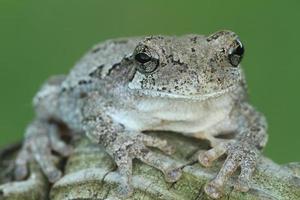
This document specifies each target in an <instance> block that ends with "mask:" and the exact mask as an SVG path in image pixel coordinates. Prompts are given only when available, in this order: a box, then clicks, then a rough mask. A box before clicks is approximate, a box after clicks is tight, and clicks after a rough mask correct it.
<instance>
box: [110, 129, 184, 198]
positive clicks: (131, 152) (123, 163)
mask: <svg viewBox="0 0 300 200" xmlns="http://www.w3.org/2000/svg"><path fill="white" fill-rule="evenodd" d="M146 146H150V147H155V148H159V149H160V150H162V151H163V152H165V153H167V154H170V153H172V152H173V150H174V149H173V148H172V147H171V146H170V145H168V144H167V142H166V141H165V140H161V139H158V138H155V137H151V136H148V135H144V134H138V135H136V136H133V137H130V136H126V135H125V136H120V137H118V138H117V139H116V140H115V141H114V143H113V145H112V146H111V147H108V149H107V150H108V152H110V153H111V154H112V156H113V158H114V160H115V162H116V164H117V166H118V170H119V172H120V175H121V180H122V181H121V186H120V187H119V193H120V195H121V196H122V197H126V196H130V195H131V193H132V192H133V188H132V183H131V179H132V160H133V159H135V158H137V159H139V160H141V161H142V162H144V163H146V164H148V165H150V166H152V167H155V168H157V169H159V170H160V171H162V172H163V174H164V175H165V179H166V181H167V182H175V181H177V180H178V179H179V178H180V176H181V173H182V172H181V168H180V167H179V166H178V165H177V164H176V163H175V162H174V161H173V160H172V159H170V158H169V157H168V156H164V155H162V154H158V153H155V152H152V151H151V150H150V149H148V148H147V147H146Z"/></svg>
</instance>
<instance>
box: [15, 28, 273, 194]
mask: <svg viewBox="0 0 300 200" xmlns="http://www.w3.org/2000/svg"><path fill="white" fill-rule="evenodd" d="M244 51H245V48H244V45H243V44H242V42H241V40H240V38H239V36H238V35H237V34H236V33H234V32H232V31H229V30H221V31H217V32H215V33H212V34H209V35H200V34H186V35H182V36H167V35H152V36H141V37H130V38H118V39H110V40H107V41H104V42H102V43H100V44H97V45H95V46H94V47H92V48H91V49H90V50H89V51H88V52H87V53H86V54H85V55H84V56H83V57H82V58H81V59H80V60H79V61H78V62H77V63H76V64H75V66H74V67H73V68H72V69H71V71H70V72H69V74H68V75H56V76H53V77H50V78H49V79H48V80H47V81H46V82H45V83H44V84H43V85H42V87H41V89H40V90H39V91H38V93H37V94H36V96H35V97H34V99H33V106H34V109H35V113H36V114H35V118H34V119H33V121H32V122H31V123H30V124H29V125H28V127H27V129H26V131H25V139H24V142H23V146H22V148H21V150H20V152H19V154H18V156H17V158H16V161H15V165H16V167H15V177H16V179H17V180H22V179H24V178H26V176H27V175H28V174H29V173H30V171H29V169H28V164H29V162H30V161H32V160H33V161H35V162H37V163H38V165H39V167H40V169H41V170H42V171H43V173H44V174H45V176H46V177H47V178H48V180H49V182H51V183H55V182H57V181H58V180H59V179H60V178H61V177H62V176H63V173H62V171H61V170H59V169H58V168H57V166H56V165H55V161H54V160H53V152H55V153H56V154H58V155H60V156H62V157H68V156H69V155H70V154H71V153H72V147H71V145H70V144H68V143H67V142H65V141H64V140H63V139H62V129H63V128H62V127H67V129H68V130H69V132H70V135H71V136H74V137H75V135H80V134H83V135H86V136H87V137H88V138H89V139H90V141H91V142H93V143H96V144H99V146H102V147H104V149H105V151H106V152H107V153H108V154H109V155H110V156H111V158H112V159H113V160H114V162H115V163H116V166H117V170H118V173H119V175H120V177H119V179H120V182H121V184H120V186H119V188H118V193H119V194H120V197H124V198H125V197H129V196H130V195H131V194H132V192H133V187H132V167H133V159H138V160H140V161H141V162H143V163H145V164H147V165H150V166H152V167H154V168H156V169H158V170H159V171H161V172H162V173H163V174H164V177H165V180H166V181H167V182H176V181H178V180H179V179H180V177H181V175H182V168H181V167H178V165H177V163H176V162H174V161H172V160H170V158H169V156H168V155H170V154H172V153H173V152H174V150H176V148H174V147H173V145H172V144H169V143H168V141H167V140H166V139H161V138H159V137H154V136H151V135H149V134H146V132H147V131H171V132H174V133H179V134H182V135H184V137H191V138H193V139H195V140H199V142H201V141H203V140H207V141H208V142H209V144H210V148H209V149H208V150H206V151H203V152H201V153H199V154H197V160H198V161H199V163H200V164H201V165H203V166H204V167H210V166H212V165H213V163H214V161H216V160H217V159H220V158H222V157H224V156H226V159H225V161H224V163H223V165H222V166H221V168H220V170H219V172H218V173H217V175H216V176H215V177H214V178H213V179H212V180H211V181H209V182H208V183H206V185H205V187H204V191H205V192H206V194H207V195H208V196H210V197H211V198H214V199H217V198H220V197H221V196H222V195H223V193H224V192H223V191H224V187H225V186H226V185H227V184H228V181H229V179H230V178H231V177H232V176H233V174H234V173H235V172H237V171H238V169H240V171H239V176H238V178H237V180H236V181H235V183H234V188H235V189H237V190H239V191H243V192H247V191H248V190H249V184H250V183H251V178H252V174H253V172H254V170H255V166H256V163H257V161H258V159H259V157H260V154H261V151H262V149H263V148H264V147H265V145H266V143H267V139H268V135H267V122H266V119H265V117H264V115H263V114H262V113H260V112H259V111H257V110H256V108H255V107H254V106H252V105H251V104H250V103H249V100H248V92H247V84H246V79H245V74H244V71H243V69H242V67H241V64H240V63H241V61H242V58H243V57H244ZM153 148H157V149H158V150H159V151H161V152H162V153H158V152H157V151H154V150H153ZM198 161H197V162H198Z"/></svg>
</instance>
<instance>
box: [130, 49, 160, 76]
mask: <svg viewBox="0 0 300 200" xmlns="http://www.w3.org/2000/svg"><path fill="white" fill-rule="evenodd" d="M136 51H137V52H136V54H135V56H134V59H135V61H136V62H137V64H138V66H137V70H138V71H139V72H140V73H142V74H151V73H152V72H154V71H155V70H156V69H157V67H158V65H159V59H158V55H157V54H156V52H155V51H154V50H152V49H149V48H145V47H143V48H141V49H140V47H139V48H137V49H136Z"/></svg>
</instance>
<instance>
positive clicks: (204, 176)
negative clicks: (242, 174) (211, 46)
mask: <svg viewBox="0 0 300 200" xmlns="http://www.w3.org/2000/svg"><path fill="white" fill-rule="evenodd" d="M156 134H157V135H159V136H160V137H161V138H165V139H167V140H168V142H169V143H171V144H173V145H174V146H176V148H177V151H176V153H175V154H174V155H172V159H174V160H175V161H176V162H177V163H178V164H180V165H181V166H182V169H183V176H182V177H181V179H180V180H179V181H177V182H176V183H166V182H165V180H164V176H163V174H162V173H161V172H160V171H158V170H156V169H154V168H152V167H150V166H147V165H145V164H143V163H141V162H139V161H138V160H136V161H135V162H134V168H133V174H134V176H133V186H134V189H135V190H134V194H133V196H131V197H130V198H128V199H147V200H148V199H149V200H150V199H153V200H154V199H155V200H156V199H161V200H200V199H201V200H202V199H208V197H207V196H206V194H205V193H204V191H203V187H204V185H205V183H206V182H207V181H209V180H211V179H212V178H213V177H214V176H215V175H216V173H217V172H218V170H219V169H220V166H221V164H222V161H219V162H217V163H216V164H215V165H214V166H213V167H212V168H203V167H201V166H200V164H198V163H197V162H194V161H193V160H194V159H193V158H194V155H196V154H195V153H196V152H197V151H198V150H199V149H202V150H205V149H207V148H208V146H207V145H205V144H201V143H200V142H199V141H196V140H195V139H191V138H187V137H184V136H181V135H178V134H174V133H156ZM2 154H3V153H2ZM14 154H15V151H11V152H8V153H6V154H3V155H2V157H4V158H2V157H1V153H0V157H1V163H0V170H1V171H0V183H1V182H2V183H3V182H4V179H5V180H6V181H7V180H8V179H7V178H3V177H11V172H12V167H11V170H10V171H9V170H6V171H5V169H7V167H8V166H11V163H12V160H13V157H14ZM64 168H65V174H66V175H65V176H64V177H63V178H62V179H61V180H59V181H58V182H57V183H56V184H55V185H53V186H52V187H51V189H50V192H49V196H50V199H52V200H67V199H68V200H70V199H90V200H95V199H116V198H115V197H116V196H117V192H116V189H117V186H118V184H119V182H120V177H119V175H118V173H117V171H116V167H115V164H114V162H113V161H112V160H111V158H110V157H109V156H108V155H107V154H106V153H105V151H104V150H103V149H102V148H101V147H99V146H98V145H93V144H90V143H89V142H88V141H87V140H86V139H81V140H79V141H77V142H76V144H75V152H74V153H73V155H72V156H71V157H70V158H68V161H67V163H66V165H65V166H64ZM31 172H32V173H31V176H30V178H29V179H28V180H26V181H22V182H14V183H7V184H4V185H2V186H1V185H0V199H1V200H2V199H5V200H7V199H10V200H12V199H13V200H17V199H22V200H27V199H30V200H34V199H38V200H41V199H46V198H47V197H46V196H47V195H48V188H49V185H48V184H47V183H46V181H45V179H44V177H43V176H42V174H41V172H40V171H39V170H38V168H37V167H36V166H35V164H32V165H31ZM237 174H238V173H237ZM237 174H236V176H237ZM236 176H235V177H233V178H232V179H231V180H230V181H229V184H228V187H226V188H225V191H224V196H223V197H222V199H233V200H235V199H236V200H240V199H241V200H243V199H291V200H295V199H300V163H290V164H287V165H283V166H281V165H278V164H276V163H274V162H272V161H271V160H270V159H268V158H265V157H262V158H261V159H260V160H259V162H258V164H257V169H256V171H255V174H254V176H253V181H252V184H251V189H250V190H249V191H248V192H247V193H241V192H237V191H234V190H233V189H232V188H233V187H232V186H233V184H234V181H235V180H236V178H237V177H236ZM1 195H2V198H1Z"/></svg>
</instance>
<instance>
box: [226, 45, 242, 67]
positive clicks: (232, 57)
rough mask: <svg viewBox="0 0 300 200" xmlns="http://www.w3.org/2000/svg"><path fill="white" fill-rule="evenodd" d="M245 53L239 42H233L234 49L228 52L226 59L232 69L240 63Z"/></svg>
mask: <svg viewBox="0 0 300 200" xmlns="http://www.w3.org/2000/svg"><path fill="white" fill-rule="evenodd" d="M244 52H245V48H244V46H243V44H242V43H241V41H240V40H238V39H237V40H235V42H234V48H232V49H231V51H230V52H229V55H228V58H229V61H230V64H231V65H232V66H234V67H237V66H238V65H239V64H240V62H241V61H242V58H243V55H244Z"/></svg>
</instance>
